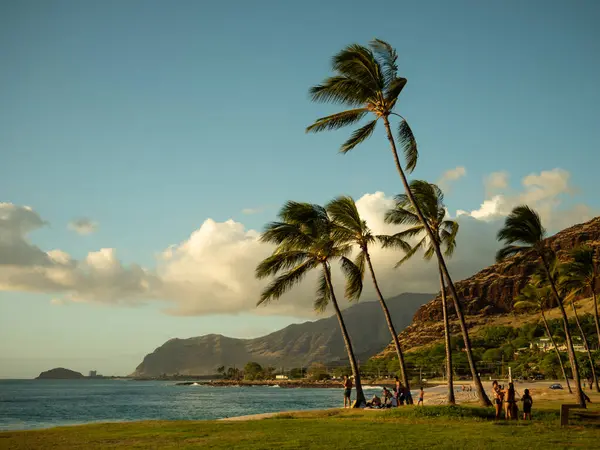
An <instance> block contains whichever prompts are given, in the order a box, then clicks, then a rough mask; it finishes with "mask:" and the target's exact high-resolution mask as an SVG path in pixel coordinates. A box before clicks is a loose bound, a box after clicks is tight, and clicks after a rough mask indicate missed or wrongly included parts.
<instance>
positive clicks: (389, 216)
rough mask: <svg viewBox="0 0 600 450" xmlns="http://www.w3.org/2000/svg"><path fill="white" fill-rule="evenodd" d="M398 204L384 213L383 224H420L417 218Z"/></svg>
mask: <svg viewBox="0 0 600 450" xmlns="http://www.w3.org/2000/svg"><path fill="white" fill-rule="evenodd" d="M399 205H400V202H398V203H397V204H396V206H395V207H394V208H392V209H388V210H387V211H386V213H385V217H384V220H385V223H391V224H394V225H418V224H420V223H421V219H419V216H418V215H417V214H416V213H414V212H413V211H411V210H410V209H409V208H404V207H402V206H399Z"/></svg>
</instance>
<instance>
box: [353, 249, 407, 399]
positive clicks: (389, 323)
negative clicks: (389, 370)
mask: <svg viewBox="0 0 600 450" xmlns="http://www.w3.org/2000/svg"><path fill="white" fill-rule="evenodd" d="M363 251H364V252H365V256H366V258H367V265H368V266H369V272H371V279H372V280H373V285H374V286H375V291H376V292H377V296H378V297H379V303H380V304H381V309H383V314H384V316H385V321H386V322H387V326H388V328H389V330H390V334H391V335H392V340H393V341H394V345H395V346H396V354H397V355H398V362H399V363H400V375H401V376H402V382H403V383H404V386H406V389H408V390H410V383H409V381H408V374H407V372H406V364H405V363H404V355H403V354H402V349H401V348H400V341H399V340H398V334H397V333H396V329H395V328H394V324H393V322H392V317H391V316H390V311H389V309H388V307H387V305H386V303H385V300H384V298H383V294H382V293H381V290H380V289H379V284H378V283H377V278H376V277H375V270H373V264H372V263H371V255H369V252H368V251H367V250H366V249H363ZM408 401H409V402H410V403H411V404H412V403H413V402H412V395H411V396H410V397H409V398H408Z"/></svg>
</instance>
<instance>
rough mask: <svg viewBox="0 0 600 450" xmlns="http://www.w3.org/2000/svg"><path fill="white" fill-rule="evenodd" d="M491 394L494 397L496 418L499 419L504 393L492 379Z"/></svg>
mask: <svg viewBox="0 0 600 450" xmlns="http://www.w3.org/2000/svg"><path fill="white" fill-rule="evenodd" d="M492 394H493V397H494V409H495V410H496V420H499V419H500V412H501V411H502V399H503V397H504V393H503V392H502V390H501V389H500V386H499V385H498V382H497V381H495V380H494V382H493V383H492Z"/></svg>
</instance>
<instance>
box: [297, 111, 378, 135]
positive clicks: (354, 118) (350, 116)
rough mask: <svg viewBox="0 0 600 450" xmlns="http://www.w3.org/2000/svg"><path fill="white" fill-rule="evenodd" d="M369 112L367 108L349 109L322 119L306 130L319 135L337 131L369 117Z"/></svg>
mask: <svg viewBox="0 0 600 450" xmlns="http://www.w3.org/2000/svg"><path fill="white" fill-rule="evenodd" d="M368 112H369V110H368V109H366V108H357V109H349V110H347V111H342V112H339V113H336V114H331V115H330V116H326V117H321V118H319V119H317V120H316V121H315V123H313V124H312V125H311V126H309V127H307V128H306V132H307V133H318V132H320V131H325V130H337V129H339V128H343V127H346V126H348V125H353V124H355V123H357V122H360V120H361V119H362V118H363V117H365V115H367V113H368Z"/></svg>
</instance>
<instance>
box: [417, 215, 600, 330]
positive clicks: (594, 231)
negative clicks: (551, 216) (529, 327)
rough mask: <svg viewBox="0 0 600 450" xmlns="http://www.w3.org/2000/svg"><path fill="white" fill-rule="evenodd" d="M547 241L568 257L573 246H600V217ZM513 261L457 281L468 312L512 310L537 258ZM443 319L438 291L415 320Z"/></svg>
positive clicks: (452, 311)
mask: <svg viewBox="0 0 600 450" xmlns="http://www.w3.org/2000/svg"><path fill="white" fill-rule="evenodd" d="M547 241H548V243H549V245H550V246H551V247H552V249H553V250H554V251H556V252H557V255H558V257H559V259H565V257H566V253H567V252H568V251H569V250H570V249H572V248H573V247H576V246H578V245H581V244H583V243H587V244H588V245H592V246H600V217H596V218H594V219H592V220H590V221H589V222H586V223H583V224H579V225H575V226H572V227H570V228H567V229H565V230H563V231H561V232H560V233H557V234H555V235H554V236H552V237H549V238H548V239H547ZM510 263H511V261H510V260H507V261H506V262H502V263H497V264H494V265H491V266H489V267H486V268H485V269H483V270H481V271H480V272H478V273H476V274H475V275H473V276H472V277H470V278H467V279H465V280H462V281H459V282H457V283H455V286H456V289H457V291H458V293H459V295H460V297H461V304H462V305H463V311H464V313H465V315H492V314H502V313H507V312H509V311H511V309H512V304H513V298H514V297H515V296H516V295H517V294H518V293H519V292H520V291H521V289H522V288H523V287H524V286H525V285H526V284H527V283H528V281H529V276H530V275H531V274H532V273H533V271H534V270H535V267H536V265H537V260H536V258H535V256H534V255H533V254H529V255H526V258H525V259H524V260H523V262H522V263H520V264H518V265H514V266H513V267H511V268H507V267H508V266H509V265H510ZM450 304H452V303H451V301H450ZM455 316H456V312H455V311H454V308H450V317H455ZM441 320H442V310H441V296H440V295H438V296H437V297H436V298H435V299H434V300H433V301H431V302H429V303H427V304H426V305H423V306H422V307H421V308H419V309H418V310H417V312H416V314H415V317H414V319H413V322H414V324H418V323H423V322H432V321H435V322H437V321H441Z"/></svg>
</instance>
